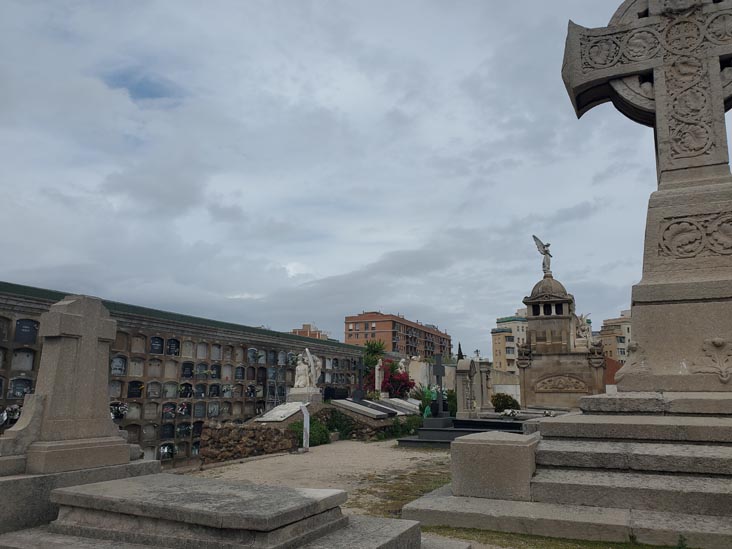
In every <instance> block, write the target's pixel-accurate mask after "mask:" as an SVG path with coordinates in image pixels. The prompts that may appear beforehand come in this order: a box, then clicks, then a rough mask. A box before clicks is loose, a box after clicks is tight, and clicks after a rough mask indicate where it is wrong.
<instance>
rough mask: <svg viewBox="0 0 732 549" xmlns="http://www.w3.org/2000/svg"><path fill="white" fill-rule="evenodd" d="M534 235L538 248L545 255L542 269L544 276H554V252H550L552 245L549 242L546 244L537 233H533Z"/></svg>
mask: <svg viewBox="0 0 732 549" xmlns="http://www.w3.org/2000/svg"><path fill="white" fill-rule="evenodd" d="M532 237H533V238H534V243H535V244H536V249H537V250H539V253H540V254H541V255H543V256H544V259H543V261H542V262H541V269H542V270H543V271H544V276H552V260H551V258H552V254H551V253H550V252H549V246H551V244H550V243H549V242H547V243H546V244H544V243H543V242H542V241H541V240H539V238H538V237H537V236H536V235H532Z"/></svg>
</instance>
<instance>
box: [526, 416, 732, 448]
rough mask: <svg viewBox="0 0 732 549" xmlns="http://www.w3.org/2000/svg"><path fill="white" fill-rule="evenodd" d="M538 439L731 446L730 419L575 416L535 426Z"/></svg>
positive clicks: (544, 420) (547, 421)
mask: <svg viewBox="0 0 732 549" xmlns="http://www.w3.org/2000/svg"><path fill="white" fill-rule="evenodd" d="M539 429H540V431H541V435H542V437H561V438H594V439H635V440H657V441H674V442H732V418H728V417H690V416H629V415H607V416H604V415H576V414H568V415H566V416H561V417H555V418H546V419H542V420H540V422H539Z"/></svg>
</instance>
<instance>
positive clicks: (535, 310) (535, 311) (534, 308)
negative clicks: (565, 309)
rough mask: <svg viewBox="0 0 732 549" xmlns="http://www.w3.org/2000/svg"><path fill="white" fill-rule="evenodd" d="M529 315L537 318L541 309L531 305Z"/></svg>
mask: <svg viewBox="0 0 732 549" xmlns="http://www.w3.org/2000/svg"><path fill="white" fill-rule="evenodd" d="M531 314H532V315H534V316H539V315H540V314H541V308H540V307H539V306H538V305H532V306H531Z"/></svg>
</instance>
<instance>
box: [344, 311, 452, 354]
mask: <svg viewBox="0 0 732 549" xmlns="http://www.w3.org/2000/svg"><path fill="white" fill-rule="evenodd" d="M378 340H381V341H383V342H384V345H385V347H386V352H387V353H396V354H400V355H404V356H420V357H422V358H430V357H433V356H435V355H442V356H443V357H446V358H447V357H450V356H452V338H451V337H450V335H449V334H448V333H447V332H443V331H441V330H440V329H439V328H438V327H437V326H436V325H434V324H422V323H421V322H415V321H412V320H407V319H406V318H404V317H403V316H402V315H392V314H384V313H382V312H379V311H369V312H366V311H364V312H363V313H361V314H359V315H353V316H347V317H346V320H345V326H344V340H343V341H344V343H346V344H347V345H360V346H364V345H366V342H368V341H378Z"/></svg>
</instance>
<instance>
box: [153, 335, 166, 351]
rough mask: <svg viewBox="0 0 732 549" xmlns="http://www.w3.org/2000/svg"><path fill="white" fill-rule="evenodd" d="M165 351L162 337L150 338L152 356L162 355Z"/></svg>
mask: <svg viewBox="0 0 732 549" xmlns="http://www.w3.org/2000/svg"><path fill="white" fill-rule="evenodd" d="M164 349H165V340H164V339H163V338H162V337H157V336H154V337H151V338H150V354H151V355H162V354H163V351H164Z"/></svg>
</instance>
